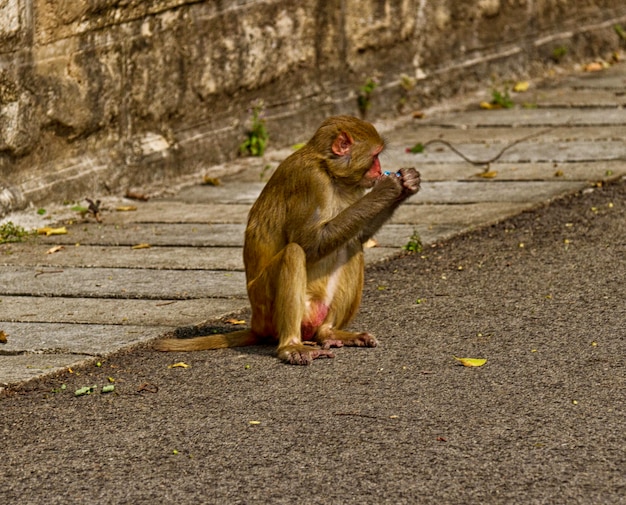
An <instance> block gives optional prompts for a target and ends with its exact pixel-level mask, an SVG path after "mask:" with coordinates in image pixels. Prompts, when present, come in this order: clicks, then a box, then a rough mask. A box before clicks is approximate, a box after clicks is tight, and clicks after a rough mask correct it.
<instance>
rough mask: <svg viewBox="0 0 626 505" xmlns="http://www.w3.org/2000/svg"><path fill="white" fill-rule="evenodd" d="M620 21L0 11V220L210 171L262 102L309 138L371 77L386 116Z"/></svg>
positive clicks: (618, 8)
mask: <svg viewBox="0 0 626 505" xmlns="http://www.w3.org/2000/svg"><path fill="white" fill-rule="evenodd" d="M619 23H622V24H623V25H624V26H625V27H626V5H625V4H624V2H623V0H360V1H359V0H336V1H326V0H315V1H310V2H303V1H301V2H298V1H295V0H267V1H261V0H257V1H255V0H206V1H202V0H0V216H1V215H2V214H3V213H6V212H7V211H8V210H11V209H15V208H18V207H20V206H24V205H25V204H26V203H27V202H35V203H42V202H45V201H57V202H59V201H62V200H64V199H80V198H83V197H85V196H88V195H96V194H103V193H107V192H112V193H121V192H124V191H125V190H126V189H128V188H131V187H141V186H144V185H150V184H154V183H167V182H168V181H171V180H173V179H175V178H176V177H179V176H181V175H184V174H189V173H193V172H198V171H200V170H202V171H209V172H210V167H211V165H213V164H216V163H221V162H224V161H227V160H229V159H232V158H234V157H235V156H237V152H238V146H239V144H240V143H241V142H242V140H243V139H244V136H245V129H246V122H247V119H248V118H249V117H250V107H251V105H252V104H253V103H255V102H256V101H258V100H262V101H263V103H264V105H265V116H266V119H267V127H268V130H269V132H270V135H271V142H272V145H274V146H280V145H284V144H287V143H293V142H300V141H305V140H307V138H306V137H307V136H308V135H309V134H310V133H311V132H312V131H313V129H314V128H315V126H316V125H317V124H318V123H319V122H320V120H321V119H322V118H323V117H325V116H327V115H330V114H336V113H350V114H355V115H356V114H358V109H357V93H358V90H359V88H360V87H361V86H363V84H364V83H365V82H366V80H367V79H369V78H373V79H375V80H376V81H377V82H378V84H379V86H378V87H377V89H376V90H375V93H374V95H373V97H372V100H371V104H372V108H371V110H370V111H369V113H368V117H369V118H371V119H374V118H379V117H384V116H387V117H388V116H393V115H396V114H398V113H400V112H402V107H409V106H410V107H423V106H426V105H428V104H431V103H433V102H435V101H437V100H441V99H442V98H446V97H450V96H452V95H455V94H457V93H461V92H466V91H469V90H471V89H475V88H476V87H478V86H483V87H484V86H486V85H488V84H489V82H490V81H489V79H490V78H492V76H494V75H496V76H499V77H500V78H521V77H527V76H529V75H533V73H538V72H540V71H541V70H543V69H545V66H546V65H551V64H554V63H553V62H552V61H551V55H552V52H553V51H554V49H555V48H556V47H565V48H567V55H566V57H569V58H580V57H589V56H605V55H606V54H608V53H610V52H611V51H612V50H614V49H616V48H618V47H619V44H620V39H619V37H618V35H617V34H616V32H615V30H614V25H616V24H619ZM621 43H622V44H623V42H621ZM407 110H408V109H407Z"/></svg>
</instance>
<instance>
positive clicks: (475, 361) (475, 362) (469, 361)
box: [453, 356, 487, 366]
mask: <svg viewBox="0 0 626 505" xmlns="http://www.w3.org/2000/svg"><path fill="white" fill-rule="evenodd" d="M453 358H454V359H455V360H457V361H459V362H460V363H461V364H462V365H463V366H483V365H484V364H485V363H487V360H486V359H482V358H457V357H456V356H453Z"/></svg>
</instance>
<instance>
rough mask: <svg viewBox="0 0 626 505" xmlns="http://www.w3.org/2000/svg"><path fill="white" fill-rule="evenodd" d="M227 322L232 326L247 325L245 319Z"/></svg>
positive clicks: (228, 320) (227, 320)
mask: <svg viewBox="0 0 626 505" xmlns="http://www.w3.org/2000/svg"><path fill="white" fill-rule="evenodd" d="M225 322H226V323H230V324H246V321H245V320H244V319H226V321H225Z"/></svg>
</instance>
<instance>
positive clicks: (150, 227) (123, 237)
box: [41, 223, 245, 251]
mask: <svg viewBox="0 0 626 505" xmlns="http://www.w3.org/2000/svg"><path fill="white" fill-rule="evenodd" d="M244 229H245V225H244V224H243V223H241V224H202V223H191V224H190V223H180V224H172V223H158V224H153V223H136V224H131V225H129V226H125V227H121V226H114V225H99V226H98V229H97V231H96V232H94V231H93V230H92V229H91V228H88V229H87V230H85V229H83V228H79V227H74V228H72V229H70V230H68V234H67V235H56V236H50V237H42V238H41V242H42V243H44V244H49V245H50V246H52V245H55V244H62V245H74V244H77V243H78V244H80V245H81V246H82V245H92V246H94V245H100V246H115V247H119V246H128V247H133V246H137V245H141V244H148V245H153V246H180V247H183V246H187V247H207V246H219V247H234V246H238V247H240V246H242V245H243V232H244ZM136 251H149V249H148V248H146V249H137V250H136Z"/></svg>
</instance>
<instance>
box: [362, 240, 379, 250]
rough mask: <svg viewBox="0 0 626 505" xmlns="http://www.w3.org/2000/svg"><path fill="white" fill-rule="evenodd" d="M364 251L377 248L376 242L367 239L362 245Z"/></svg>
mask: <svg viewBox="0 0 626 505" xmlns="http://www.w3.org/2000/svg"><path fill="white" fill-rule="evenodd" d="M363 247H364V248H365V249H370V248H372V247H378V241H377V240H376V239H374V238H371V239H369V240H368V241H367V242H365V244H363Z"/></svg>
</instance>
